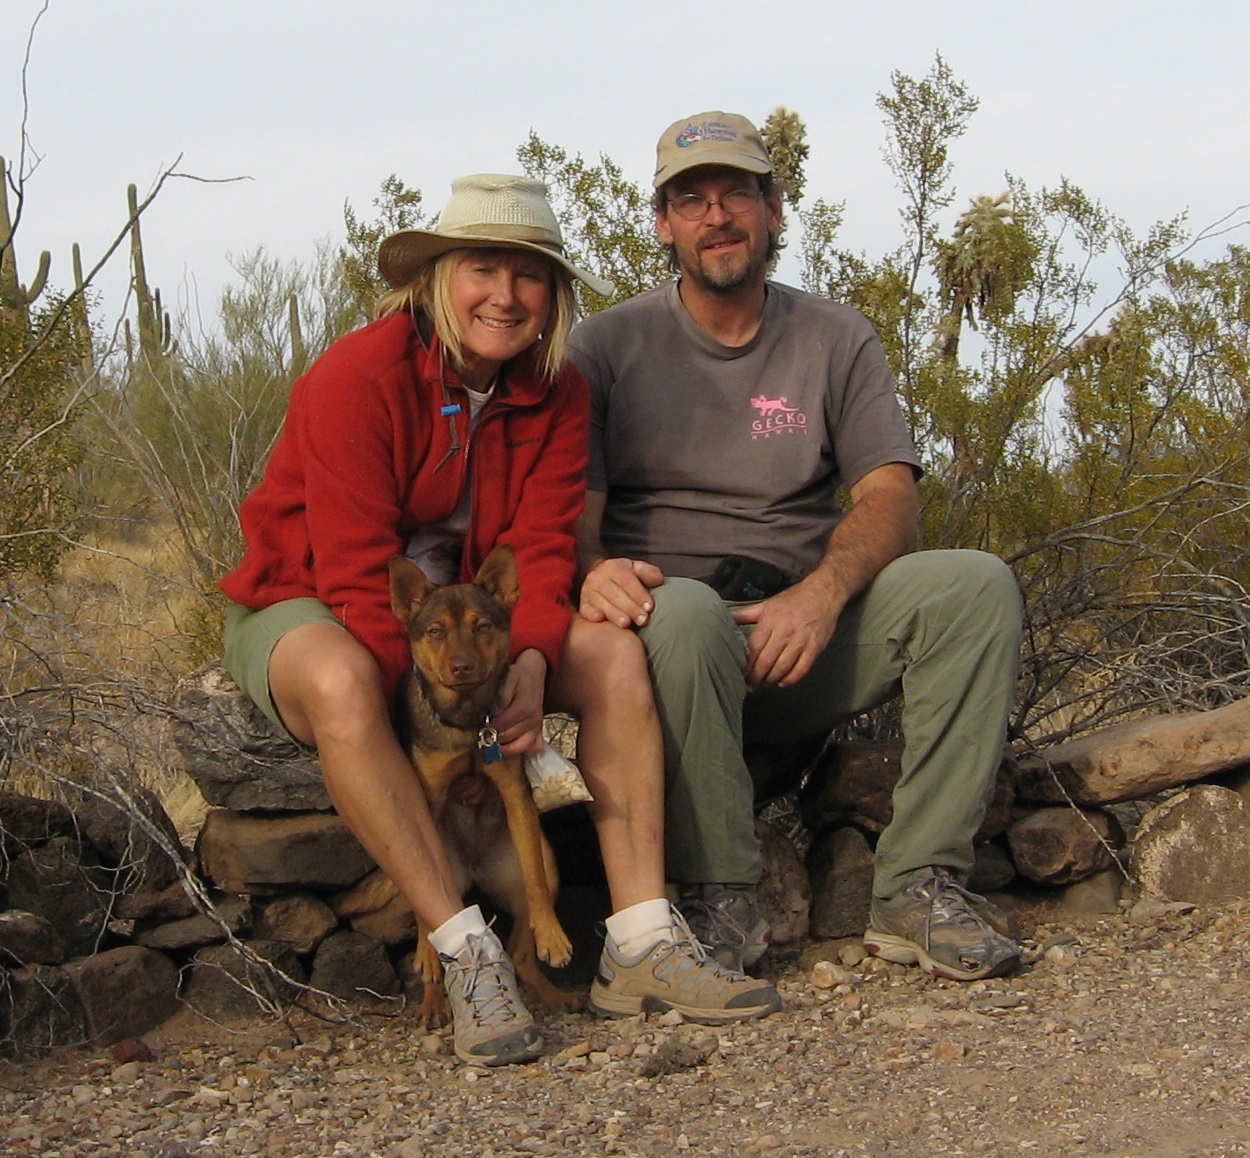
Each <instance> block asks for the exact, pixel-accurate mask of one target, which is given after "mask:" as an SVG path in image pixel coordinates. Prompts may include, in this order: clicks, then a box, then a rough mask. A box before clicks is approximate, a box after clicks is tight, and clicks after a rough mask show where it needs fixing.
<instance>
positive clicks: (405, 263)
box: [378, 229, 616, 298]
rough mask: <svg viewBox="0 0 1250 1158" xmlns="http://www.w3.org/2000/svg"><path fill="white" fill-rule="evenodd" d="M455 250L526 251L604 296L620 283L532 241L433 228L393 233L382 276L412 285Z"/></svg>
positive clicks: (383, 252) (382, 249) (396, 284)
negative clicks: (453, 233)
mask: <svg viewBox="0 0 1250 1158" xmlns="http://www.w3.org/2000/svg"><path fill="white" fill-rule="evenodd" d="M453 249H525V250H529V251H530V252H531V253H538V254H541V255H542V256H543V257H545V258H547V259H548V260H550V261H554V262H555V263H556V264H557V265H559V266H562V267H563V268H564V269H566V270H567V271H568V272H569V273H571V274H572V275H573V276H574V277H575V278H577V279H578V281H580V282H582V284H583V285H585V286H587V287H588V288H589V289H591V290H593V291H594V292H595V293H597V294H598V295H599V296H600V297H605V298H610V297H612V296H613V294H615V293H616V283H615V282H611V281H608V280H607V279H605V278H601V277H596V276H595V275H594V274H593V273H590V272H589V271H588V270H584V269H581V268H579V267H578V266H576V265H574V264H573V263H572V262H571V261H569V260H568V258H566V257H565V256H564V254H562V253H560V252H558V251H557V250H555V249H552V248H551V247H550V246H547V245H539V244H537V243H535V242H530V241H512V240H503V239H502V238H499V237H485V236H472V235H465V236H460V237H453V236H450V235H448V234H446V233H436V232H434V231H433V230H429V229H405V230H403V231H402V232H400V233H392V234H391V235H390V237H388V238H386V239H385V240H384V241H383V242H382V244H381V245H380V246H379V247H378V273H380V274H381V275H382V280H383V281H385V282H386V284H387V285H389V286H391V288H392V289H399V288H400V287H401V286H406V285H408V284H409V283H410V282H411V281H412V279H413V278H415V277H416V276H417V274H418V273H419V272H420V270H421V267H422V266H424V265H428V264H429V263H430V262H431V261H433V260H434V259H435V258H436V257H442V255H443V254H444V253H450V252H451V251H452V250H453Z"/></svg>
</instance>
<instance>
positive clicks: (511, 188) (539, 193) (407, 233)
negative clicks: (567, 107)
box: [378, 173, 616, 298]
mask: <svg viewBox="0 0 1250 1158" xmlns="http://www.w3.org/2000/svg"><path fill="white" fill-rule="evenodd" d="M500 246H503V247H509V248H510V247H515V248H517V249H529V250H533V252H535V253H541V254H542V255H543V256H544V257H547V258H550V259H551V260H552V261H554V262H555V263H556V264H557V265H561V266H563V267H564V268H565V269H567V270H568V271H569V273H571V274H572V275H573V276H574V277H575V278H577V279H578V280H579V281H581V282H583V283H584V284H585V285H587V286H589V287H590V289H592V290H594V292H595V293H597V294H599V295H601V296H602V297H605V298H606V297H611V296H612V295H613V294H614V293H615V292H616V286H615V284H613V283H612V282H610V281H607V280H605V279H604V278H601V277H596V276H595V275H594V274H593V273H590V272H588V271H587V270H584V269H579V268H578V267H577V266H575V265H574V264H573V263H572V262H571V261H569V259H568V258H567V257H565V256H564V237H563V235H562V234H561V233H560V223H559V222H558V221H556V215H555V212H554V210H552V208H551V203H550V202H549V201H548V200H547V186H546V185H544V184H543V183H542V182H541V181H536V180H534V179H533V178H532V177H515V176H509V175H507V174H502V173H475V174H473V175H472V176H469V177H457V178H456V179H455V180H454V181H453V182H452V183H451V200H450V201H448V202H447V207H446V208H445V209H444V210H443V212H442V213H440V214H439V217H438V225H437V228H435V229H405V230H403V231H402V232H400V233H392V234H391V236H390V237H388V238H386V239H385V240H384V241H383V242H382V244H381V246H380V247H379V249H378V272H379V273H380V274H381V275H382V277H383V279H384V280H385V281H386V283H387V284H388V285H390V286H392V287H394V288H396V289H398V288H399V287H400V286H406V285H408V284H409V282H411V281H412V279H413V278H414V277H416V275H417V272H418V271H419V270H420V269H421V267H422V266H423V265H425V264H426V263H427V262H430V261H433V260H434V258H436V257H439V256H440V255H441V254H444V253H448V252H450V251H451V250H453V249H485V248H488V247H489V248H497V247H500Z"/></svg>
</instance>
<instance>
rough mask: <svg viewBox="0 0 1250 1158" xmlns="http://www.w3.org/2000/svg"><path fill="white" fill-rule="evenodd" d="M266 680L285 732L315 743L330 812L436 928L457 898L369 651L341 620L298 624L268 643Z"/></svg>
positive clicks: (450, 914)
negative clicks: (271, 645) (340, 624)
mask: <svg viewBox="0 0 1250 1158" xmlns="http://www.w3.org/2000/svg"><path fill="white" fill-rule="evenodd" d="M269 688H270V693H271V695H272V696H273V702H274V704H275V705H276V707H277V709H278V711H279V713H280V714H281V716H282V720H283V722H284V723H285V724H286V726H287V728H288V729H289V730H290V732H291V733H292V734H293V735H294V736H297V737H298V738H299V739H300V740H302V741H303V742H304V743H306V744H314V745H316V748H317V753H318V755H319V757H320V759H321V769H322V773H323V775H324V777H325V782H326V788H327V790H328V791H329V793H330V799H331V801H332V802H333V804H334V807H335V809H336V810H337V812H338V814H339V815H340V816H341V817H342V818H343V821H344V823H346V825H347V827H348V828H350V829H351V830H352V833H353V834H354V835H355V836H356V839H357V840H359V841H360V843H361V844H362V845H363V846H364V848H365V851H366V852H368V853H369V855H370V856H371V857H373V859H374V860H375V861H377V863H378V865H379V867H381V869H382V870H383V872H385V873H386V875H387V876H388V877H389V878H390V879H391V881H392V882H394V884H395V887H396V888H398V889H399V891H400V892H401V893H402V894H403V895H404V897H405V898H406V899H407V901H408V903H409V904H410V905H411V906H412V910H413V912H414V913H415V914H416V916H417V919H418V920H419V921H421V922H423V923H424V924H425V926H426V927H427V928H430V929H436V928H438V926H439V925H441V924H442V923H443V922H444V921H446V920H448V919H449V918H450V917H453V916H455V914H456V913H458V912H459V911H460V910H461V909H463V908H464V901H463V900H462V899H461V896H460V892H459V889H458V888H457V887H456V879H455V873H454V872H453V870H452V867H451V865H450V863H449V862H448V860H447V854H446V851H445V850H444V848H443V842H442V839H441V837H440V836H439V834H438V829H437V828H436V827H435V825H434V821H433V818H432V817H431V816H430V808H429V804H428V802H427V801H426V797H425V790H424V789H423V788H422V786H421V781H420V780H419V779H418V777H417V774H416V772H415V770H414V769H413V767H412V764H411V763H410V762H409V760H408V757H407V755H406V754H405V753H404V750H403V749H402V748H401V747H400V744H399V741H398V740H397V739H396V737H395V732H394V729H393V728H392V727H391V721H390V716H389V713H388V711H387V706H386V699H385V696H384V694H383V691H382V679H381V675H380V673H379V671H378V667H377V664H376V662H375V661H374V659H373V657H372V656H371V655H370V654H369V653H368V651H366V650H365V648H364V647H363V646H361V644H359V643H358V642H357V641H356V640H355V639H354V638H353V637H352V636H351V635H350V634H348V632H346V631H344V630H343V629H342V628H339V627H335V626H334V625H333V624H329V623H309V624H305V625H304V626H302V627H297V628H295V629H294V630H293V631H290V632H288V633H287V634H286V635H284V636H283V637H282V638H281V639H280V640H279V641H278V643H277V645H276V646H275V647H274V649H273V654H272V655H271V656H270V659H269Z"/></svg>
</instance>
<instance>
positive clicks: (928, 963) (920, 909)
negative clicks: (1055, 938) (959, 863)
mask: <svg viewBox="0 0 1250 1158" xmlns="http://www.w3.org/2000/svg"><path fill="white" fill-rule="evenodd" d="M994 918H997V919H998V923H1000V924H1001V923H1002V921H1003V918H1002V915H1001V914H1000V913H998V912H997V910H995V909H994V906H993V905H991V904H990V903H989V901H987V900H986V899H985V898H984V897H979V896H977V894H976V893H970V892H969V891H968V890H967V889H965V888H964V887H963V885H961V884H960V883H959V882H958V881H956V880H955V878H954V877H952V876H951V874H950V872H949V871H948V870H947V869H944V868H941V867H937V866H935V867H933V868H927V869H921V870H920V871H919V872H917V873H915V874H914V875H913V876H912V879H911V883H910V884H908V886H907V887H906V888H905V889H904V890H903V891H902V892H901V893H898V894H897V895H895V896H893V897H890V898H889V899H888V900H881V899H880V898H878V897H874V898H873V901H872V912H871V915H870V917H869V921H870V923H871V928H870V929H869V930H868V932H866V933H865V934H864V947H865V948H866V949H867V950H868V952H869V953H872V954H873V955H874V956H877V957H884V958H885V960H887V961H894V962H897V963H898V964H900V965H919V966H920V968H921V969H923V970H924V971H925V972H926V973H931V974H933V975H934V976H935V977H951V978H954V979H955V980H956V981H976V980H978V979H979V978H981V977H997V976H999V975H1000V974H1003V973H1007V972H1010V971H1011V970H1012V969H1014V968H1015V966H1016V964H1017V963H1018V962H1019V960H1020V946H1019V945H1018V944H1016V942H1015V941H1014V940H1012V938H1010V937H1008V936H1006V935H1005V934H1004V933H1002V932H999V931H998V929H996V928H995V926H994V923H993V921H994ZM1004 927H1005V926H1004Z"/></svg>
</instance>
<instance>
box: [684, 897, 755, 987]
mask: <svg viewBox="0 0 1250 1158" xmlns="http://www.w3.org/2000/svg"><path fill="white" fill-rule="evenodd" d="M678 905H679V906H680V908H681V911H682V913H683V914H685V917H686V919H687V920H688V921H689V922H690V930H691V932H692V933H694V935H695V936H696V937H697V938H698V939H699V940H700V941H701V942H702V943H703V944H704V945H705V946H706V947H707V950H708V952H709V953H711V954H712V956H713V957H715V958H716V960H717V961H718V962H719V963H720V964H721V965H723V966H724V967H725V968H726V969H733V970H736V971H737V972H739V973H741V972H742V971H743V970H745V969H749V968H750V967H751V966H752V965H754V964H755V963H756V962H757V961H758V960H759V959H760V958H761V957H763V956H764V953H765V951H766V950H767V949H768V943H769V928H768V922H767V921H766V920H764V918H763V917H761V916H760V913H759V909H758V908H756V905H755V889H754V888H753V887H752V886H750V885H721V884H707V885H687V886H686V887H685V888H683V889H682V892H681V899H680V900H679V901H678Z"/></svg>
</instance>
